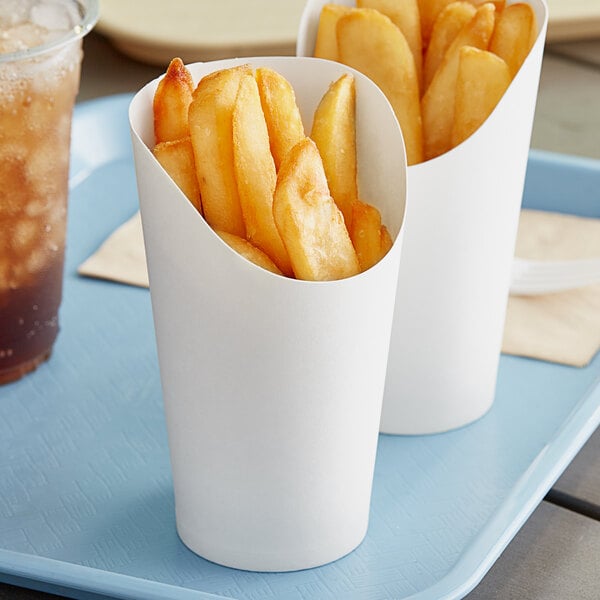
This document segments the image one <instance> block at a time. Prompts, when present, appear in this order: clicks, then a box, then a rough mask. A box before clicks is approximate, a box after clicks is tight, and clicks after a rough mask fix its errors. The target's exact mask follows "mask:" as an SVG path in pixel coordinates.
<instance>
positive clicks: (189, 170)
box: [153, 136, 202, 212]
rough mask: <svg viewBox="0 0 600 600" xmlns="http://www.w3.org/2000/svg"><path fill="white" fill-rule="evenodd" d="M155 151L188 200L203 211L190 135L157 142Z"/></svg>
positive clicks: (159, 160)
mask: <svg viewBox="0 0 600 600" xmlns="http://www.w3.org/2000/svg"><path fill="white" fill-rule="evenodd" d="M153 152H154V156H156V158H157V160H158V162H159V163H160V164H161V165H162V167H163V169H164V170H165V171H166V172H167V173H168V174H169V175H170V176H171V178H172V179H173V181H174V182H175V183H176V184H177V185H178V186H179V188H180V189H181V191H182V192H183V193H184V194H185V195H186V196H187V198H188V200H189V201H190V202H191V203H192V204H193V205H194V206H195V207H196V209H197V210H198V211H199V212H202V206H201V202H200V188H199V187H198V178H197V177H196V165H195V163H194V151H193V149H192V142H191V140H190V138H189V136H188V137H185V138H182V139H180V140H173V141H170V142H160V144H156V146H155V147H154V150H153Z"/></svg>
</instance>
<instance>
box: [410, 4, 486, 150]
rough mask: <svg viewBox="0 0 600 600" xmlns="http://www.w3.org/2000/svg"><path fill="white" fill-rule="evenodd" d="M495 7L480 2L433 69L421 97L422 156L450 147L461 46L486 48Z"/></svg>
mask: <svg viewBox="0 0 600 600" xmlns="http://www.w3.org/2000/svg"><path fill="white" fill-rule="evenodd" d="M494 15H495V7H494V5H493V4H492V3H489V2H488V3H485V4H482V5H481V6H480V7H479V8H478V9H477V11H476V12H475V15H474V16H473V18H472V19H471V20H470V21H469V22H468V23H467V24H466V25H465V26H464V27H463V28H462V29H461V30H460V32H459V33H458V35H457V36H456V38H455V39H454V41H453V42H452V44H451V45H450V47H449V48H448V50H447V51H446V54H445V55H444V58H443V60H442V62H441V64H440V66H439V68H438V70H437V71H436V73H435V75H434V77H433V79H432V80H431V83H430V84H429V87H428V88H427V91H426V92H425V95H424V96H423V99H422V101H421V107H422V111H423V137H424V156H425V160H429V159H431V158H435V157H436V156H439V155H441V154H443V153H444V152H447V151H448V150H450V149H451V148H452V122H453V121H454V104H455V90H456V77H457V74H458V62H459V56H460V49H461V48H462V47H463V46H474V47H475V48H480V49H486V48H487V47H488V44H489V40H490V37H491V35H492V32H493V30H494V20H495V16H494Z"/></svg>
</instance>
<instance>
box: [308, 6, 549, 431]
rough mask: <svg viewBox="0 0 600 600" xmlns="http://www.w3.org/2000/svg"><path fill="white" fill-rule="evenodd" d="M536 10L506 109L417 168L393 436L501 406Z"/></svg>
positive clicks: (392, 396) (541, 10) (456, 422)
mask: <svg viewBox="0 0 600 600" xmlns="http://www.w3.org/2000/svg"><path fill="white" fill-rule="evenodd" d="M338 3H339V4H346V5H351V6H355V2H354V0H344V1H341V2H338ZM324 4H326V2H325V1H324V0H314V1H311V0H309V1H308V3H307V5H306V8H305V12H304V14H303V17H302V20H301V24H300V30H299V35H298V47H297V53H298V55H312V53H313V49H314V43H315V37H316V31H317V25H318V18H319V14H320V11H321V7H322V6H323V5H324ZM529 4H531V6H532V7H533V8H534V10H535V12H536V15H537V21H538V27H539V33H538V38H537V41H536V42H535V45H534V47H533V49H532V50H531V52H530V54H529V56H528V57H527V59H526V60H525V62H524V64H523V65H522V67H521V69H520V71H519V72H518V73H517V75H516V77H515V78H514V80H513V82H512V83H511V85H510V87H509V89H508V90H507V91H506V93H505V95H504V97H503V98H502V100H501V101H500V103H499V104H498V106H497V107H496V109H495V110H494V111H493V113H492V114H491V115H490V117H489V118H488V119H487V121H486V122H485V123H484V124H483V125H482V126H481V127H480V129H479V130H478V131H477V132H475V134H473V135H472V136H471V137H470V138H469V139H467V140H466V141H464V142H463V143H462V144H460V145H459V146H457V147H456V148H454V149H453V150H451V151H450V152H448V153H446V154H444V155H442V156H439V157H438V158H435V159H433V160H430V161H427V162H425V163H421V164H417V165H413V166H410V167H408V170H407V198H408V202H407V213H406V228H405V234H404V244H403V249H402V258H401V261H400V274H399V278H398V293H397V299H396V309H395V316H394V326H393V333H392V340H391V345H390V355H389V364H388V372H387V381H386V389H385V396H384V402H383V409H382V419H381V431H382V432H384V433H396V434H423V433H436V432H441V431H446V430H449V429H453V428H456V427H460V426H463V425H466V424H468V423H471V422H473V421H474V420H476V419H478V418H479V417H481V416H482V415H484V414H485V413H486V412H487V411H488V409H489V408H490V407H491V406H492V404H493V400H494V395H495V388H496V379H497V372H498V364H499V358H500V349H501V343H502V333H503V329H504V320H505V313H506V303H507V300H508V290H509V284H510V270H511V264H512V258H513V253H514V245H515V239H516V234H517V227H518V219H519V211H520V207H521V200H522V194H523V184H524V179H525V170H526V166H527V155H528V151H529V144H530V139H531V128H532V125H533V116H534V111H535V103H536V97H537V88H538V82H539V75H540V68H541V61H542V54H543V48H544V41H545V35H546V27H547V20H548V17H547V7H546V5H545V3H544V1H543V0H530V2H529ZM382 60H383V59H382Z"/></svg>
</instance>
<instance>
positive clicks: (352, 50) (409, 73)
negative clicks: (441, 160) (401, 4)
mask: <svg viewBox="0 0 600 600" xmlns="http://www.w3.org/2000/svg"><path fill="white" fill-rule="evenodd" d="M337 34H338V50H339V55H340V62H342V63H344V64H346V65H348V66H350V67H354V68H355V69H357V70H358V71H360V72H361V73H364V74H365V75H366V76H367V77H369V78H370V79H371V80H373V81H374V82H375V83H376V84H377V85H378V86H379V87H380V89H381V90H382V91H383V93H384V94H385V95H386V97H387V99H388V100H389V102H390V104H391V105H392V108H393V109H394V113H395V114H396V117H397V119H398V122H399V123H400V127H401V129H402V133H403V135H404V141H405V144H406V154H407V159H408V164H409V165H413V164H416V163H419V162H421V160H422V158H423V134H422V124H421V107H420V105H419V82H418V80H417V72H416V69H415V61H414V59H413V55H412V52H411V50H410V47H409V45H408V42H407V41H406V38H405V37H404V35H403V34H402V32H401V31H400V29H398V27H396V26H395V25H394V24H393V23H392V21H391V20H390V19H389V18H388V17H386V16H385V15H383V14H381V13H380V12H379V11H376V10H373V9H369V8H355V9H353V10H351V11H350V12H349V13H348V14H346V15H343V16H342V17H340V19H339V20H338V25H337Z"/></svg>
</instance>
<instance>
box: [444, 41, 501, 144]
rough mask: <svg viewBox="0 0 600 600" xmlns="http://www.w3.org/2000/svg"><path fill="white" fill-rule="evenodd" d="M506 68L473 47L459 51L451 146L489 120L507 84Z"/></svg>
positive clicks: (496, 57)
mask: <svg viewBox="0 0 600 600" xmlns="http://www.w3.org/2000/svg"><path fill="white" fill-rule="evenodd" d="M510 81H511V77H510V71H509V68H508V65H507V64H506V63H505V62H504V61H503V60H502V59H501V58H500V57H499V56H496V55H495V54H493V53H492V52H488V51H487V50H479V49H477V48H473V47H472V46H463V47H462V48H461V49H460V58H459V65H458V75H457V78H456V99H455V104H454V124H453V127H452V145H453V146H457V145H458V144H460V143H461V142H463V141H464V140H466V139H467V138H468V137H469V136H470V135H471V134H472V133H473V132H475V131H476V130H477V129H478V128H479V127H480V126H481V124H482V123H483V122H484V121H485V120H486V119H487V118H488V117H489V115H490V113H491V112H492V111H493V110H494V108H495V106H496V104H498V102H499V101H500V98H502V96H503V95H504V92H505V91H506V89H507V88H508V86H509V85H510Z"/></svg>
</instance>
